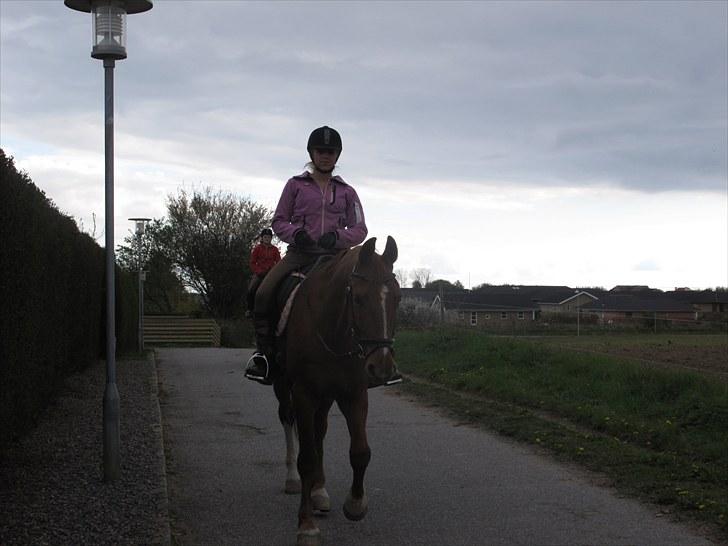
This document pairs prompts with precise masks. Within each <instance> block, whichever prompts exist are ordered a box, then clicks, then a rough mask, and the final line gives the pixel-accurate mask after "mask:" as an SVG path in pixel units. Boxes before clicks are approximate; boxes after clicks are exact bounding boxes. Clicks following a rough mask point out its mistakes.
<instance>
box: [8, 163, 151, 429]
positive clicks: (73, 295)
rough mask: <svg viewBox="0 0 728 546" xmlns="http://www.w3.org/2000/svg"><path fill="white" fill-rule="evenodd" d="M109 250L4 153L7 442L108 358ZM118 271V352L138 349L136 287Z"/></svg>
mask: <svg viewBox="0 0 728 546" xmlns="http://www.w3.org/2000/svg"><path fill="white" fill-rule="evenodd" d="M104 269H105V261H104V249H102V248H101V247H99V245H98V244H96V242H95V241H94V240H93V239H92V238H91V237H90V236H89V235H87V234H85V233H81V232H80V231H79V230H78V227H77V226H76V223H75V222H74V221H73V219H72V218H70V217H68V216H66V215H64V214H62V213H61V212H59V210H58V209H57V208H56V206H55V205H54V204H53V202H52V201H51V200H50V199H48V198H47V197H46V196H45V194H44V193H43V191H41V190H40V189H38V188H37V187H36V186H35V184H33V182H32V180H31V179H30V178H29V177H28V175H27V174H26V173H23V172H18V171H17V169H16V168H15V164H14V162H13V159H12V157H7V156H6V155H5V152H4V151H3V150H2V149H0V303H1V305H0V442H3V441H6V440H8V439H11V438H16V437H18V436H19V435H21V434H23V433H24V432H25V431H27V430H28V429H29V427H31V426H32V424H33V423H34V421H35V418H36V417H37V415H38V413H39V412H40V411H41V410H42V409H43V408H44V407H45V406H46V405H47V403H48V401H49V400H50V399H51V397H52V395H53V393H54V391H55V389H56V388H57V387H58V386H59V385H60V384H61V382H62V380H63V379H64V378H65V377H66V376H68V375H69V374H71V373H73V372H76V371H79V370H81V369H83V368H85V367H87V366H88V365H90V364H91V363H93V362H94V361H96V360H98V359H99V358H104V354H105V340H104V337H105V325H104V324H105V296H104V291H105V290H104V288H105V274H104ZM126 277H131V276H130V275H124V274H123V273H121V272H120V271H119V270H118V268H117V288H116V290H117V303H116V316H117V322H116V326H117V351H119V352H123V351H129V350H134V348H135V347H136V328H137V322H136V320H137V319H136V316H137V309H136V307H137V304H136V285H135V283H134V280H133V278H126Z"/></svg>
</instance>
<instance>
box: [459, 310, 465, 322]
mask: <svg viewBox="0 0 728 546" xmlns="http://www.w3.org/2000/svg"><path fill="white" fill-rule="evenodd" d="M458 320H465V311H458Z"/></svg>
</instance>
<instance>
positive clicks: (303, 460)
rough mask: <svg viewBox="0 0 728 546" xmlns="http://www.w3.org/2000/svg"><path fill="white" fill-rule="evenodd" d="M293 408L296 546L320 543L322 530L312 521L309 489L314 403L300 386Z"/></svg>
mask: <svg viewBox="0 0 728 546" xmlns="http://www.w3.org/2000/svg"><path fill="white" fill-rule="evenodd" d="M293 406H294V408H295V416H296V425H297V427H298V443H299V447H300V450H299V452H298V472H299V474H300V475H301V505H300V507H299V509H298V539H297V545H298V546H313V545H319V544H320V543H321V531H320V530H319V528H318V526H317V525H316V521H315V520H314V518H313V502H312V501H311V490H312V488H313V483H314V479H315V477H316V464H317V461H318V454H317V453H316V428H315V415H316V403H315V401H314V399H313V398H312V397H311V396H309V394H308V393H307V392H306V390H305V389H304V388H302V387H300V386H294V388H293Z"/></svg>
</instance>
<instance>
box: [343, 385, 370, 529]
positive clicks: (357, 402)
mask: <svg viewBox="0 0 728 546" xmlns="http://www.w3.org/2000/svg"><path fill="white" fill-rule="evenodd" d="M339 407H340V408H341V412H342V413H343V414H344V417H346V424H347V426H348V427H349V436H350V437H351V444H350V446H349V461H350V463H351V468H352V470H353V471H354V478H353V480H352V483H351V490H350V491H349V494H348V495H347V497H346V502H344V515H345V516H346V517H347V518H348V519H350V520H353V521H359V520H360V519H362V518H364V516H366V514H367V509H368V505H369V500H368V499H367V495H366V492H365V491H364V473H365V472H366V469H367V465H368V464H369V460H370V459H371V450H370V449H369V444H368V442H367V431H366V424H367V412H368V410H369V399H368V397H367V391H366V390H363V391H362V392H361V393H359V394H357V396H356V397H355V398H354V399H351V400H342V401H339Z"/></svg>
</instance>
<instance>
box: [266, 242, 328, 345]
mask: <svg viewBox="0 0 728 546" xmlns="http://www.w3.org/2000/svg"><path fill="white" fill-rule="evenodd" d="M333 256H334V255H333V254H323V255H321V256H319V257H318V258H317V259H316V261H315V262H313V263H311V264H309V265H306V266H304V267H299V268H298V269H295V270H294V271H292V272H291V273H290V274H289V275H288V276H287V277H286V278H285V279H283V281H282V282H281V283H280V284H279V285H278V289H277V290H276V298H275V301H276V306H275V312H274V316H273V317H271V318H272V320H271V324H275V325H276V329H275V335H276V337H279V338H280V337H282V336H283V335H284V334H285V331H286V325H287V324H288V317H289V316H290V314H291V309H293V302H294V301H295V299H296V294H297V293H298V289H299V287H300V286H301V283H302V282H303V281H304V280H306V277H307V276H308V275H310V274H311V273H312V272H313V271H315V270H316V269H318V268H319V267H321V266H322V265H323V264H324V263H326V262H328V261H329V260H330V259H331V258H333Z"/></svg>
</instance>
